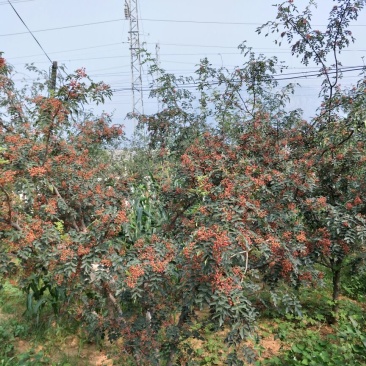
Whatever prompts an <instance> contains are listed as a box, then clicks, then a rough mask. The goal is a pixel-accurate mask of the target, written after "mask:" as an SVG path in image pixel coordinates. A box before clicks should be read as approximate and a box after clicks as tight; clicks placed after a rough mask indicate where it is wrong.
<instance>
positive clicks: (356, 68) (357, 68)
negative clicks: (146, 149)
mask: <svg viewBox="0 0 366 366" xmlns="http://www.w3.org/2000/svg"><path fill="white" fill-rule="evenodd" d="M362 70H365V67H364V66H352V67H348V68H342V69H340V70H339V71H340V72H342V73H346V72H352V71H362ZM336 73H337V71H330V72H328V75H334V74H336ZM292 74H299V73H286V74H285V73H284V74H282V75H276V76H274V77H273V78H274V80H277V81H282V80H297V79H304V78H309V77H319V72H317V73H315V72H313V71H308V72H306V71H304V72H302V73H301V74H304V75H296V76H289V77H282V76H287V75H292ZM235 81H240V80H239V79H237V80H233V82H235ZM207 84H208V85H219V84H220V82H218V81H215V82H212V83H207ZM177 87H178V88H196V87H197V83H187V84H180V85H177ZM129 90H131V88H128V87H126V88H118V89H114V90H113V92H121V91H129ZM150 90H151V88H149V87H145V88H144V91H150Z"/></svg>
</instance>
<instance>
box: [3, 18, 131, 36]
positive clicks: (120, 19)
mask: <svg viewBox="0 0 366 366" xmlns="http://www.w3.org/2000/svg"><path fill="white" fill-rule="evenodd" d="M123 20H124V19H122V18H119V19H111V20H103V21H100V22H92V23H82V24H75V25H66V26H64V27H55V28H46V29H37V30H34V31H33V33H39V32H50V31H55V30H60V29H68V28H78V27H85V26H90V25H96V24H105V23H113V22H121V21H123ZM26 33H27V32H18V33H6V34H0V37H7V36H18V35H21V34H26Z"/></svg>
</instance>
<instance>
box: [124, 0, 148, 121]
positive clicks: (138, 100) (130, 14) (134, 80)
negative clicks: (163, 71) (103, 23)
mask: <svg viewBox="0 0 366 366" xmlns="http://www.w3.org/2000/svg"><path fill="white" fill-rule="evenodd" d="M125 17H126V19H129V20H130V30H129V32H128V33H129V41H130V52H131V88H132V113H133V114H134V116H136V115H139V114H143V113H144V101H143V93H142V77H141V58H140V50H141V47H140V32H139V20H138V8H137V0H125Z"/></svg>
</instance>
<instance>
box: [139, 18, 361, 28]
mask: <svg viewBox="0 0 366 366" xmlns="http://www.w3.org/2000/svg"><path fill="white" fill-rule="evenodd" d="M141 20H143V21H145V22H167V23H191V24H222V25H259V26H261V25H263V23H250V22H221V21H204V20H179V19H151V18H149V19H148V18H144V19H141ZM313 26H314V27H326V26H327V24H313ZM350 27H366V24H353V25H352V24H351V25H350Z"/></svg>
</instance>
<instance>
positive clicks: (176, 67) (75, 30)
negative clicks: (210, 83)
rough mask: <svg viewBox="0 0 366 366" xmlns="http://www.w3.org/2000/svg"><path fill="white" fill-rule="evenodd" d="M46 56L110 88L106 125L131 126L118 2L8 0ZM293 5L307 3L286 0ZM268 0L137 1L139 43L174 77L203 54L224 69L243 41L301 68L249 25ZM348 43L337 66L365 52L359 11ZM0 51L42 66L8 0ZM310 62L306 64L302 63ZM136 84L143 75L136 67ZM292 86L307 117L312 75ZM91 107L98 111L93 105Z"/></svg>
mask: <svg viewBox="0 0 366 366" xmlns="http://www.w3.org/2000/svg"><path fill="white" fill-rule="evenodd" d="M10 1H11V2H12V4H13V6H14V8H15V9H16V11H17V12H18V13H19V15H20V16H21V17H22V19H23V21H24V22H25V23H26V25H27V26H28V28H29V29H30V30H31V31H32V32H33V34H34V36H35V37H36V38H37V40H38V41H39V43H40V45H41V46H42V47H43V49H44V50H45V52H46V53H47V55H48V56H49V57H50V59H51V60H52V61H58V64H59V65H61V64H64V65H65V66H66V67H67V70H69V71H73V70H75V69H77V68H80V67H85V68H86V71H87V73H88V74H89V75H90V76H91V77H92V78H93V79H94V80H95V81H100V80H103V81H104V82H106V83H108V84H109V85H111V87H112V89H114V90H116V91H115V93H114V96H113V98H112V100H111V101H108V102H107V103H106V104H105V105H104V106H103V109H104V110H105V111H106V112H109V113H110V112H113V113H114V114H113V115H114V117H113V122H114V123H116V124H124V125H125V128H126V133H127V135H130V134H131V133H132V131H133V127H134V126H133V123H132V122H131V121H130V120H127V119H125V117H126V114H127V113H128V112H130V111H131V108H132V97H131V91H130V90H129V89H130V88H131V71H130V50H129V42H128V36H129V34H128V31H129V21H128V20H126V19H125V15H124V2H125V0H108V1H107V0H62V1H59V0H10ZM294 1H295V3H296V4H298V5H299V6H300V7H302V6H305V5H306V4H307V3H308V1H307V0H294ZM318 2H319V3H320V5H319V7H318V9H316V10H315V11H314V19H313V23H314V24H317V25H319V29H322V27H323V26H324V25H325V24H326V20H327V13H328V12H329V10H330V9H331V7H332V6H333V5H334V1H332V0H321V1H320V0H319V1H318ZM273 3H275V0H270V1H267V0H256V1H253V0H184V1H182V0H179V1H178V0H138V11H139V28H140V42H141V43H144V47H145V48H147V49H148V51H150V52H151V53H152V54H154V55H155V46H156V44H159V47H160V52H159V59H160V64H161V67H162V68H164V69H165V70H166V71H168V72H174V73H175V74H177V75H189V74H192V73H193V72H194V70H195V68H196V66H195V65H197V64H198V63H199V60H200V59H202V58H204V57H207V58H208V59H209V60H210V62H211V63H212V64H213V66H216V67H221V66H225V67H227V68H228V69H232V68H234V67H235V66H238V65H240V64H241V62H242V56H241V55H240V52H239V51H238V49H237V47H238V45H239V44H240V43H242V42H243V41H244V40H246V41H247V44H248V46H251V47H253V49H254V51H255V52H258V53H263V54H265V55H266V56H277V57H278V58H279V59H280V60H283V61H285V63H286V64H287V65H288V67H289V70H288V72H303V71H309V70H312V69H309V70H306V69H305V68H304V66H303V65H301V64H300V62H299V60H298V59H296V58H294V57H293V56H291V53H290V51H289V47H288V45H286V44H283V45H282V46H281V47H278V46H277V45H275V44H274V40H275V37H271V35H270V36H268V37H264V35H263V34H262V35H258V34H256V32H255V30H256V28H257V27H258V26H260V25H261V24H263V23H265V22H267V21H268V20H274V19H275V15H276V8H275V7H273V6H272V4H273ZM351 30H352V33H353V34H354V36H355V37H356V39H357V40H356V43H355V44H352V45H351V47H350V48H349V49H348V50H347V51H346V52H344V54H343V55H342V56H341V60H342V63H343V66H358V65H363V59H362V57H363V56H365V55H366V41H365V36H364V35H363V33H365V31H366V10H365V11H363V12H361V14H360V16H359V19H358V21H357V23H354V24H353V26H352V27H351ZM0 51H1V52H3V53H4V54H3V56H4V57H5V58H6V60H7V61H8V62H9V63H10V64H12V65H13V66H14V67H15V69H16V70H17V71H18V72H19V73H20V74H19V79H20V78H22V77H25V78H33V77H34V76H32V75H30V74H29V72H28V71H26V70H24V65H25V64H26V63H34V65H35V66H37V67H38V68H40V69H44V70H48V69H49V67H50V61H49V60H48V58H47V57H46V55H45V54H44V53H43V51H42V49H41V48H40V46H39V45H38V44H37V43H36V41H35V40H34V39H33V38H32V36H31V35H30V34H29V32H28V31H27V29H26V27H25V25H24V24H23V23H22V22H21V20H20V19H19V18H18V16H17V15H16V13H15V12H14V10H13V9H12V7H11V6H10V5H9V2H8V1H6V0H0ZM309 66H310V67H314V65H309ZM142 79H143V85H144V86H146V87H147V86H148V85H149V84H150V82H151V79H150V77H149V76H148V75H147V74H146V69H145V68H143V76H142ZM294 81H296V82H300V83H301V85H302V87H301V88H297V90H296V93H295V95H294V96H293V98H292V103H291V107H293V108H302V109H304V111H305V115H308V116H311V115H312V114H314V110H315V108H316V106H317V105H318V96H317V95H318V92H319V88H320V86H319V79H317V78H307V79H304V80H294ZM356 81H357V72H353V73H347V75H346V76H345V78H344V79H343V81H342V83H343V84H344V85H351V84H352V83H355V82H356ZM144 108H145V113H152V112H154V111H155V110H156V103H155V102H154V101H153V100H149V99H148V95H147V93H145V94H144ZM95 111H96V112H97V113H99V112H100V111H101V108H100V107H96V109H95Z"/></svg>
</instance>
